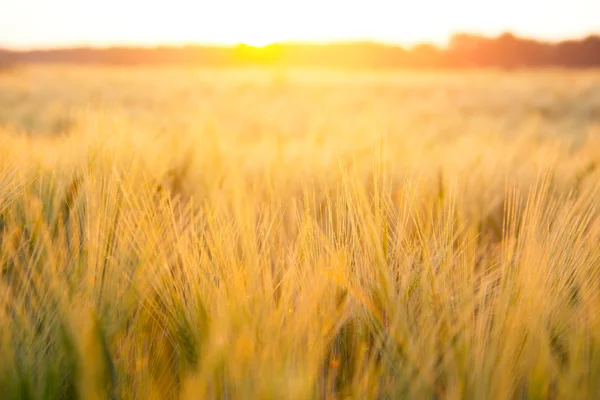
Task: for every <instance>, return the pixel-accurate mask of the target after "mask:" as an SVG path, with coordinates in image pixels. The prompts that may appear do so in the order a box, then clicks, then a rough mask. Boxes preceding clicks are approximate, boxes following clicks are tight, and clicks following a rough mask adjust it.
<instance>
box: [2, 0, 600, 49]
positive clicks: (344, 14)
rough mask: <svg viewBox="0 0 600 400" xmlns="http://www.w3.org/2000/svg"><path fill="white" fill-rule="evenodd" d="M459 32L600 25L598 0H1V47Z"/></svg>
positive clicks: (432, 36)
mask: <svg viewBox="0 0 600 400" xmlns="http://www.w3.org/2000/svg"><path fill="white" fill-rule="evenodd" d="M457 31H467V32H477V33H483V34H492V35H494V34H498V33H501V32H503V31H512V32H514V33H517V34H520V35H526V36H533V37H536V38H545V39H550V40H555V39H560V38H564V37H569V38H570V37H580V36H583V35H586V34H588V33H592V32H594V33H600V0H568V1H567V0H494V1H491V0H411V1H408V0H396V1H391V0H364V1H353V0H345V1H342V0H287V1H285V0H255V1H252V0H236V1H234V0H219V1H206V0H196V1H193V0H169V1H153V0H145V1H143V0H103V1H90V0H0V46H8V47H17V48H31V47H41V46H66V45H81V44H95V45H107V44H161V43H182V42H185V43H219V44H234V43H239V42H245V43H249V44H254V45H262V44H266V43H268V42H273V41H279V40H307V41H328V40H340V39H349V40H352V39H368V40H372V39H374V40H379V41H385V42H396V43H400V44H412V43H414V42H417V41H432V42H436V43H440V44H443V43H444V42H445V41H446V39H447V38H448V37H449V35H450V34H451V33H454V32H457Z"/></svg>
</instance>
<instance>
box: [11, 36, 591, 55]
mask: <svg viewBox="0 0 600 400" xmlns="http://www.w3.org/2000/svg"><path fill="white" fill-rule="evenodd" d="M507 34H508V35H512V36H514V37H515V38H518V39H524V40H533V41H536V42H538V43H547V44H557V43H561V42H567V41H581V40H584V39H586V38H589V37H600V31H596V32H588V33H586V34H581V35H577V36H575V35H573V36H565V37H562V38H558V39H557V38H554V39H550V38H543V37H535V36H531V35H523V34H518V33H515V32H513V31H509V30H506V31H503V32H500V33H497V34H495V35H490V34H482V33H477V32H473V31H457V32H455V33H453V34H451V35H450V36H449V37H448V38H447V39H446V40H444V41H435V40H420V41H412V42H410V43H408V42H402V41H399V40H385V39H376V38H347V39H343V38H336V39H322V40H314V39H313V40H303V39H284V40H279V41H274V42H271V43H268V44H265V45H260V46H257V45H252V44H249V43H244V42H243V41H239V42H210V41H206V42H205V41H201V40H195V41H166V42H161V41H156V42H153V43H147V42H143V41H111V42H101V41H95V42H94V41H90V42H87V41H83V42H71V43H57V44H50V45H32V46H21V45H11V44H3V43H2V42H0V50H3V51H11V52H19V53H21V52H23V53H26V52H35V51H56V50H71V49H94V50H106V49H115V48H137V49H148V50H151V49H159V48H186V47H210V48H223V49H231V48H236V47H239V46H248V47H253V48H258V49H260V48H264V47H268V46H273V45H306V46H327V45H340V44H366V43H368V44H375V45H381V46H390V47H399V48H405V49H411V48H415V47H419V46H422V45H429V46H434V47H436V48H438V49H447V48H448V47H449V44H450V41H451V39H452V37H454V36H456V35H472V36H480V37H482V38H488V39H493V38H499V37H501V36H503V35H507Z"/></svg>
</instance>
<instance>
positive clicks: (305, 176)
mask: <svg viewBox="0 0 600 400" xmlns="http://www.w3.org/2000/svg"><path fill="white" fill-rule="evenodd" d="M599 162H600V72H598V71H588V72H565V71H551V70H548V71H512V72H503V71H492V70H490V71H463V72H428V71H402V72H378V71H333V70H328V71H327V70H310V69H303V70H275V69H243V70H241V69H231V70H228V69H222V70H210V69H192V68H162V67H161V68H141V67H140V68H108V67H106V68H100V67H67V66H52V67H51V66H46V67H33V66H30V67H23V68H21V69H17V70H14V71H6V72H4V73H2V72H0V305H1V306H0V398H1V399H348V398H353V399H404V398H406V399H517V398H518V399H522V398H527V399H588V398H589V399H591V398H600V384H599V382H600V210H599V209H598V206H599V205H600V203H599V202H598V200H597V199H598V189H600V181H599V177H600V175H599V172H598V168H597V167H598V163H599Z"/></svg>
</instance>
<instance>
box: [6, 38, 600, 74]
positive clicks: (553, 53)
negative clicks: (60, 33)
mask: <svg viewBox="0 0 600 400" xmlns="http://www.w3.org/2000/svg"><path fill="white" fill-rule="evenodd" d="M20 63H77V64H118V65H140V64H142V65H157V64H190V65H207V66H234V65H246V64H273V65H284V66H338V67H375V68H476V67H498V68H527V67H564V68H592V67H599V66H600V35H590V36H588V37H586V38H582V39H579V40H565V41H561V42H555V43H553V42H542V41H538V40H534V39H528V38H521V37H517V36H515V35H513V34H511V33H504V34H502V35H499V36H497V37H485V36H480V35H473V34H464V33H462V34H457V35H454V36H453V37H452V38H451V40H450V41H449V44H448V46H447V47H445V48H440V47H436V46H433V45H431V44H420V45H417V46H415V47H412V48H403V47H400V46H393V45H384V44H379V43H371V42H352V43H350V42H349V43H332V44H319V45H317V44H303V43H276V44H272V45H269V46H265V47H260V48H256V47H252V46H246V45H238V46H233V47H217V46H180V47H153V48H141V47H110V48H92V47H85V48H84V47H78V48H66V49H46V50H31V51H10V50H1V49H0V66H5V67H6V66H10V65H16V64H20Z"/></svg>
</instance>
